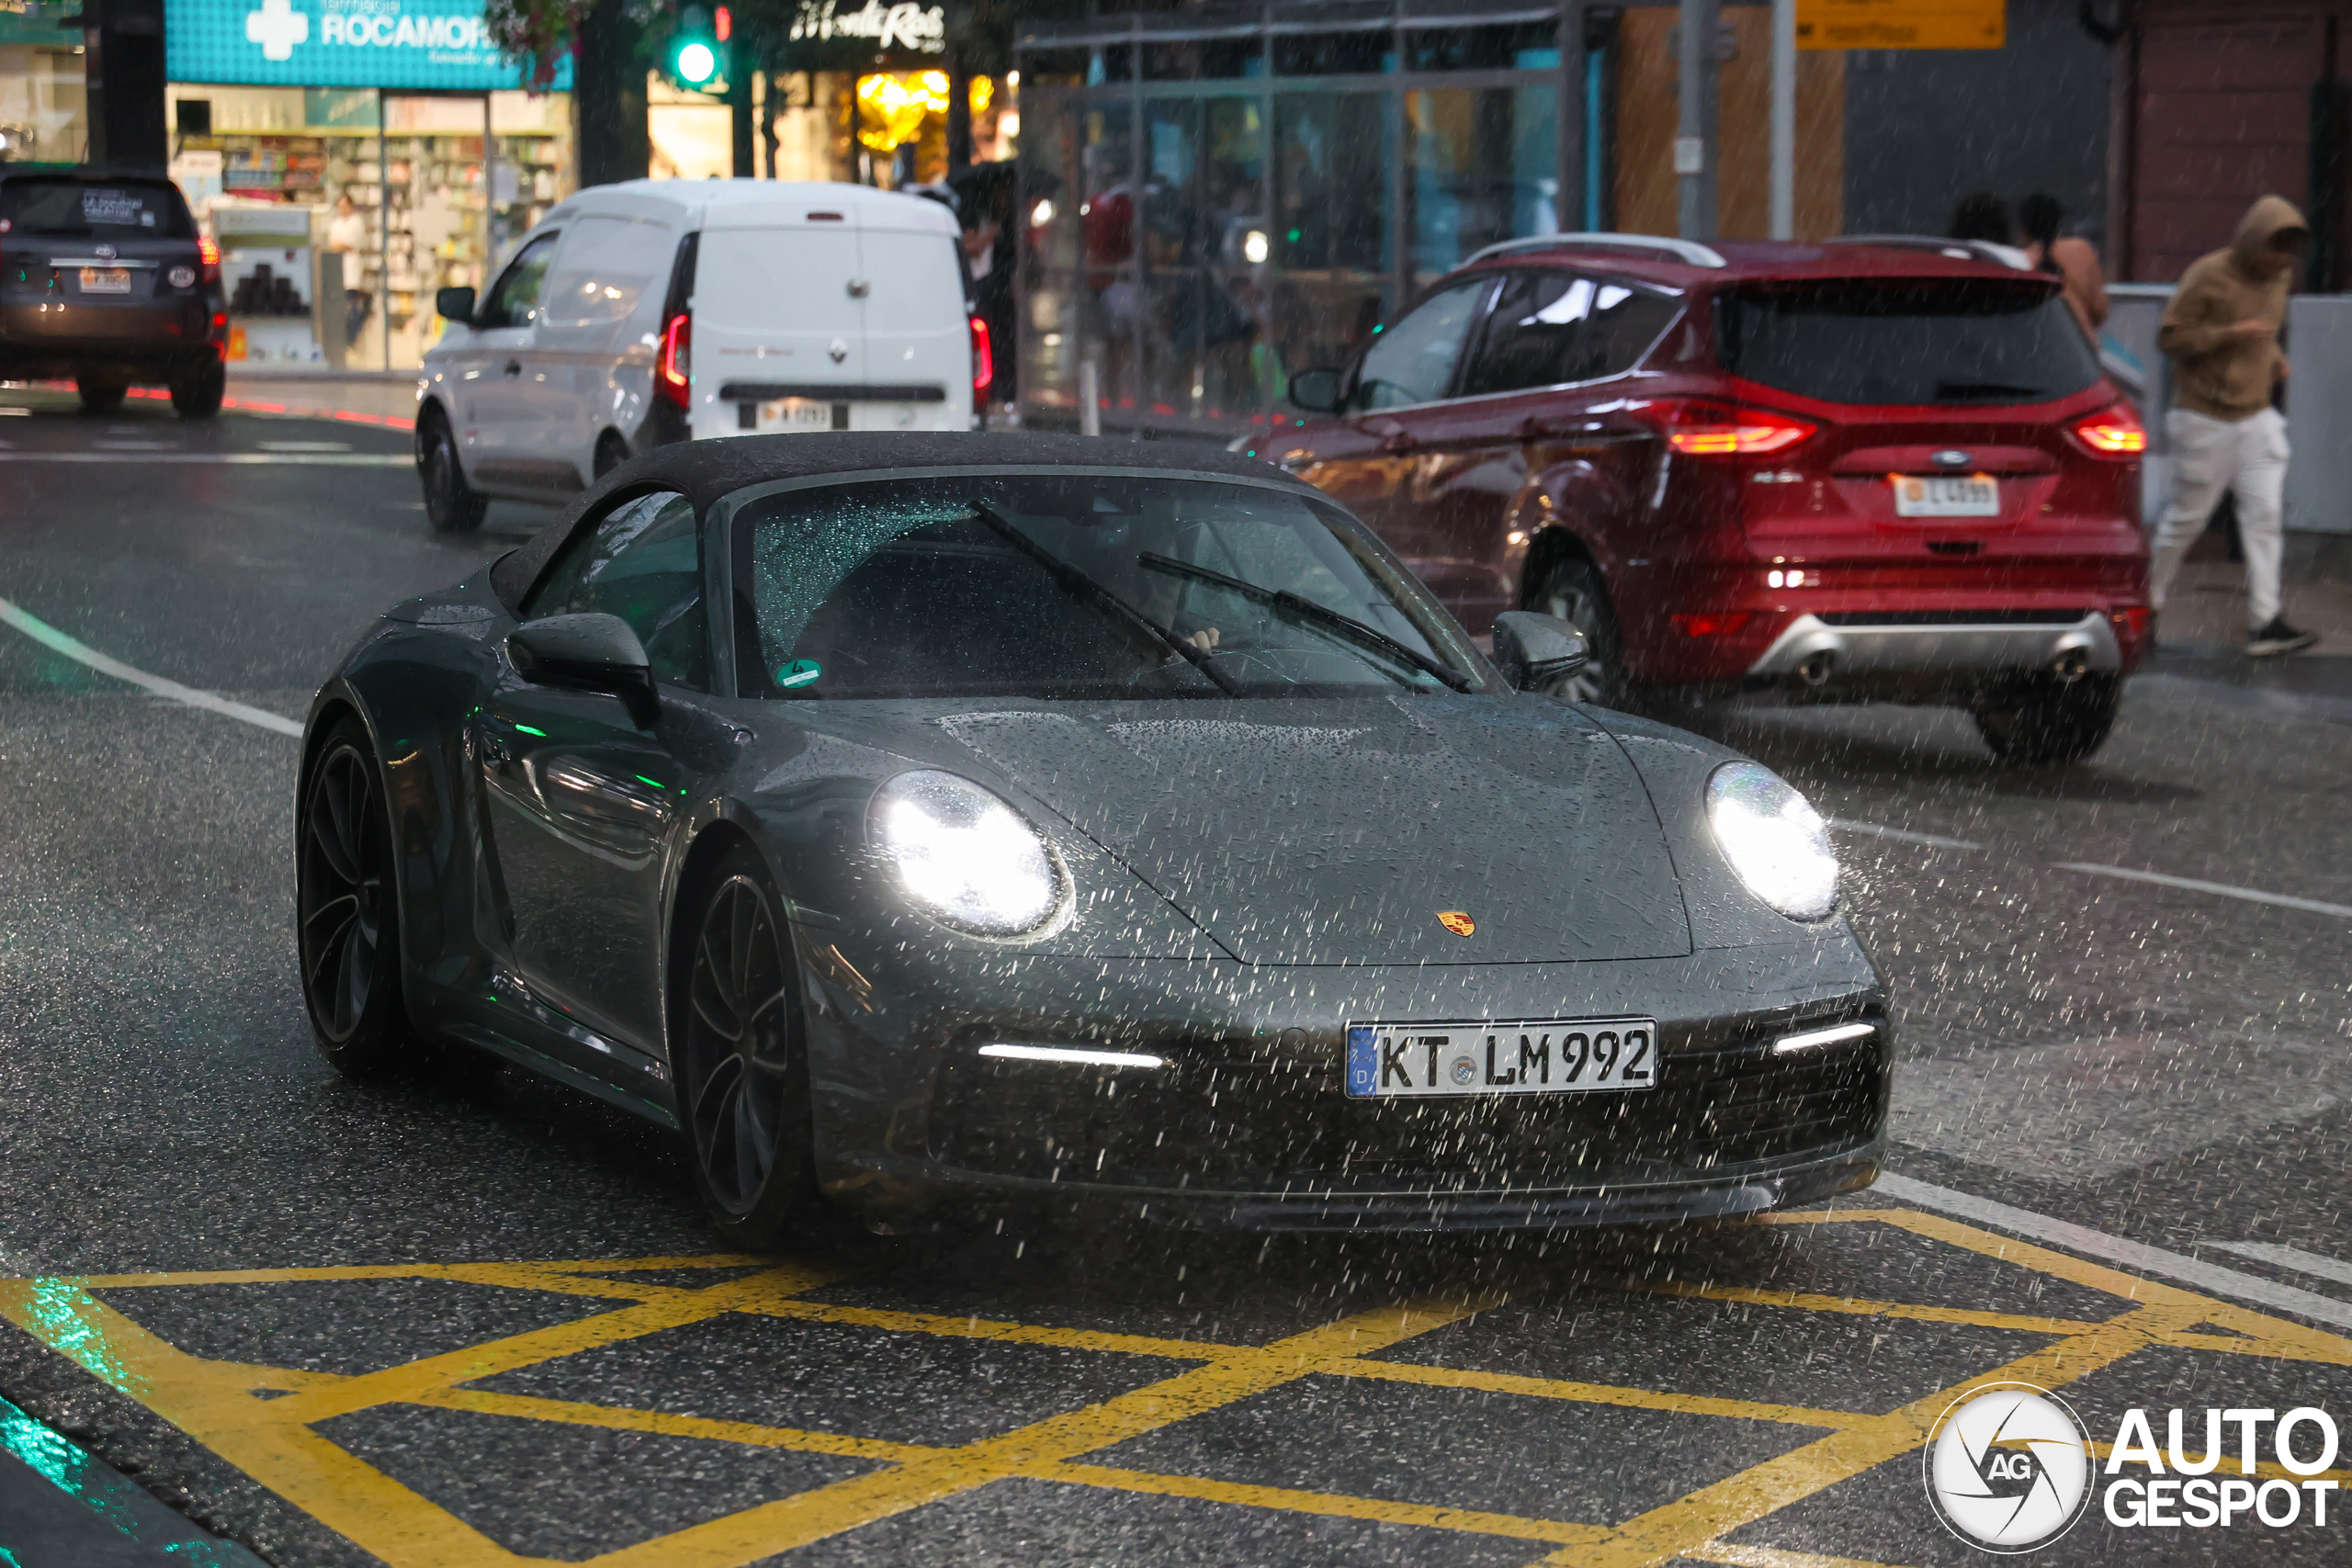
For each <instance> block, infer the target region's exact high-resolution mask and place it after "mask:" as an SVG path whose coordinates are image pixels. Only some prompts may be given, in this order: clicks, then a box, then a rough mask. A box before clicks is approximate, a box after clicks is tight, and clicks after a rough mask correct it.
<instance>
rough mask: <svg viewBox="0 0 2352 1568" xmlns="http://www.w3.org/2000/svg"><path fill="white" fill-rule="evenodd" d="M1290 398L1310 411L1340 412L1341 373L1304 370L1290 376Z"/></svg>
mask: <svg viewBox="0 0 2352 1568" xmlns="http://www.w3.org/2000/svg"><path fill="white" fill-rule="evenodd" d="M1290 400H1291V401H1292V402H1294V403H1296V404H1297V405H1298V406H1299V407H1300V408H1303V409H1305V410H1306V412H1309V413H1337V412H1340V373H1339V372H1338V371H1337V370H1302V371H1300V372H1299V373H1298V374H1297V375H1295V376H1293V377H1292V378H1290Z"/></svg>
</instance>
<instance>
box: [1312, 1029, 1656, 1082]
mask: <svg viewBox="0 0 2352 1568" xmlns="http://www.w3.org/2000/svg"><path fill="white" fill-rule="evenodd" d="M1655 1087H1657V1020H1656V1019H1652V1018H1597V1019H1596V1018H1575V1019H1566V1018H1544V1019H1532V1020H1526V1021H1514V1022H1509V1023H1501V1022H1495V1023H1351V1024H1350V1025H1348V1097H1349V1098H1350V1099H1351V1100H1403V1099H1430V1098H1432V1097H1435V1098H1444V1097H1448V1096H1455V1095H1465V1094H1591V1093H1595V1092H1602V1091H1612V1090H1624V1089H1653V1088H1655Z"/></svg>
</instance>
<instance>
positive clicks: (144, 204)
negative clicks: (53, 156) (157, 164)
mask: <svg viewBox="0 0 2352 1568" xmlns="http://www.w3.org/2000/svg"><path fill="white" fill-rule="evenodd" d="M0 233H9V234H45V235H54V236H56V237H58V238H60V239H75V240H187V239H192V238H194V237H195V234H196V231H195V230H194V229H193V228H191V227H190V226H189V223H188V216H187V206H186V204H184V203H183V202H182V201H181V200H180V196H179V192H178V191H176V190H175V189H174V188H173V187H172V186H171V185H170V184H169V183H168V182H167V181H164V180H137V179H132V180H106V181H94V180H77V179H65V178H60V179H43V178H39V177H26V178H18V179H13V180H9V181H8V182H6V184H5V185H0Z"/></svg>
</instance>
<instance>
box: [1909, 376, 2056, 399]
mask: <svg viewBox="0 0 2352 1568" xmlns="http://www.w3.org/2000/svg"><path fill="white" fill-rule="evenodd" d="M1936 396H1938V397H1939V398H2030V399H2032V400H2035V401H2037V402H2039V401H2040V400H2042V399H2044V398H2047V397H2048V396H2050V393H2049V391H2048V390H2047V389H2044V388H2041V387H2020V386H2018V385H2017V384H2016V383H2014V382H2010V381H1939V382H1937V383H1936Z"/></svg>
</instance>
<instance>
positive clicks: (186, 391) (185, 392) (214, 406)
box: [172, 359, 229, 419]
mask: <svg viewBox="0 0 2352 1568" xmlns="http://www.w3.org/2000/svg"><path fill="white" fill-rule="evenodd" d="M228 389H229V369H228V367H226V366H224V365H222V364H221V363H220V361H219V360H217V359H216V360H213V361H212V362H211V363H210V364H209V365H199V366H198V367H196V368H195V369H193V370H191V371H189V372H188V373H187V375H185V376H182V377H180V378H178V379H176V380H175V381H174V382H173V383H172V412H174V413H175V414H178V415H179V416H180V417H181V418H182V419H210V418H211V417H212V416H213V415H215V414H217V413H219V412H220V399H221V397H222V395H223V394H225V393H226V392H227V391H228Z"/></svg>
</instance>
